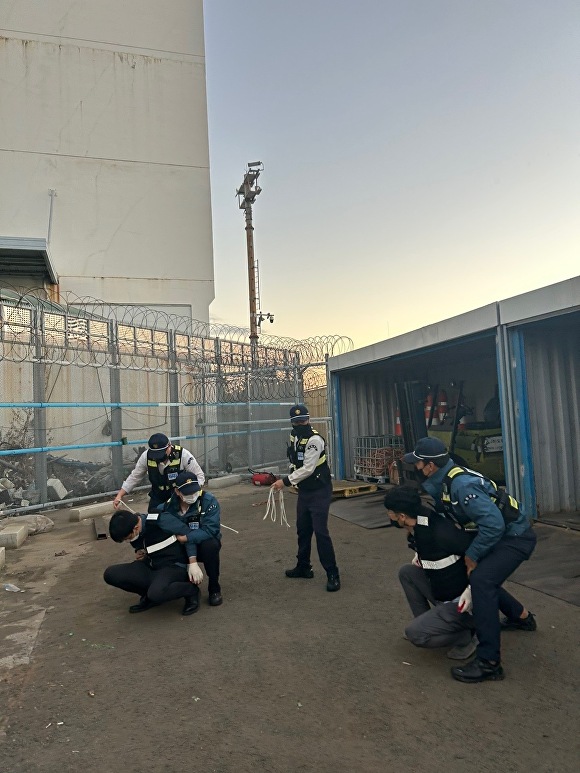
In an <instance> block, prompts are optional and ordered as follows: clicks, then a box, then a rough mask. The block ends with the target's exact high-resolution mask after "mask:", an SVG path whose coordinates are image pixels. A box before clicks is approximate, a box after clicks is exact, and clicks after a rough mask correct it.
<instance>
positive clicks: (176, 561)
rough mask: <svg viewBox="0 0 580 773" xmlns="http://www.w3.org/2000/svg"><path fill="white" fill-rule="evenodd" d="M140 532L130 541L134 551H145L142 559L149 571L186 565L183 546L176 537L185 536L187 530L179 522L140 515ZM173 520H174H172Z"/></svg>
mask: <svg viewBox="0 0 580 773" xmlns="http://www.w3.org/2000/svg"><path fill="white" fill-rule="evenodd" d="M139 517H140V518H141V523H142V526H141V531H140V532H139V536H138V537H136V539H134V540H132V541H131V546H132V547H133V548H134V549H135V550H145V552H146V554H147V555H146V556H145V558H144V559H143V561H145V563H146V564H147V566H150V567H151V569H163V568H165V567H166V566H186V565H187V563H188V560H187V553H186V551H185V545H182V544H181V542H179V541H178V540H177V537H176V535H183V536H187V528H186V527H185V525H184V524H183V523H181V522H180V521H178V522H177V524H174V523H172V521H171V520H168V519H167V518H166V517H165V516H164V515H163V514H159V513H149V514H148V515H140V516H139ZM172 520H174V519H172Z"/></svg>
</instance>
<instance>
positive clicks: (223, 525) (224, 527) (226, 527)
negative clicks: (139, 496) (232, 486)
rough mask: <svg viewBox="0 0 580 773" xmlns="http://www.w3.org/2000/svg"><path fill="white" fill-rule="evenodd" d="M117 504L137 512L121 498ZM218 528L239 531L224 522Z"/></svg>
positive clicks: (237, 532)
mask: <svg viewBox="0 0 580 773" xmlns="http://www.w3.org/2000/svg"><path fill="white" fill-rule="evenodd" d="M119 504H120V505H123V507H126V508H127V510H128V511H129V512H130V513H133V515H137V513H136V512H135V511H134V510H132V509H131V508H130V507H129V505H128V504H126V503H125V502H123V500H122V499H121V500H120V501H119ZM220 528H222V529H228V531H233V532H234V534H239V533H240V532H239V531H236V530H235V529H232V527H231V526H226V525H225V523H221V524H220Z"/></svg>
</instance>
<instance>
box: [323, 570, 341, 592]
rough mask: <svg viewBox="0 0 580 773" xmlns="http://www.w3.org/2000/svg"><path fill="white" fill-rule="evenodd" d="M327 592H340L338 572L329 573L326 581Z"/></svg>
mask: <svg viewBox="0 0 580 773" xmlns="http://www.w3.org/2000/svg"><path fill="white" fill-rule="evenodd" d="M326 590H327V591H329V592H330V593H332V592H333V591H335V590H340V577H339V576H338V572H329V573H328V580H327V581H326Z"/></svg>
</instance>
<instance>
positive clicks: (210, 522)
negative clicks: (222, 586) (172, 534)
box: [157, 491, 222, 556]
mask: <svg viewBox="0 0 580 773" xmlns="http://www.w3.org/2000/svg"><path fill="white" fill-rule="evenodd" d="M157 509H158V510H159V513H162V514H163V515H164V516H166V518H170V519H174V521H175V522H177V523H178V524H179V525H181V527H183V526H185V527H186V535H187V543H186V546H185V547H186V551H187V555H188V556H197V546H198V545H199V543H200V542H205V540H208V539H212V538H215V539H217V540H221V538H222V535H221V532H220V505H219V502H218V501H217V499H216V498H215V497H214V495H213V494H210V493H209V492H208V491H202V492H201V494H200V496H199V498H198V500H197V501H196V502H194V503H193V504H192V505H190V507H189V509H188V510H187V512H186V513H185V514H183V513H182V512H181V500H180V499H179V497H178V496H177V494H173V495H172V497H171V499H170V500H169V502H165V504H162V505H160V506H159V507H158V508H157ZM174 527H175V528H177V526H176V525H175V524H174Z"/></svg>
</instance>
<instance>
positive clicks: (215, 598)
mask: <svg viewBox="0 0 580 773" xmlns="http://www.w3.org/2000/svg"><path fill="white" fill-rule="evenodd" d="M223 603H224V600H223V598H222V594H221V593H220V592H219V590H218V591H216V592H215V593H210V594H209V605H210V607H219V605H220V604H223Z"/></svg>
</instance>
